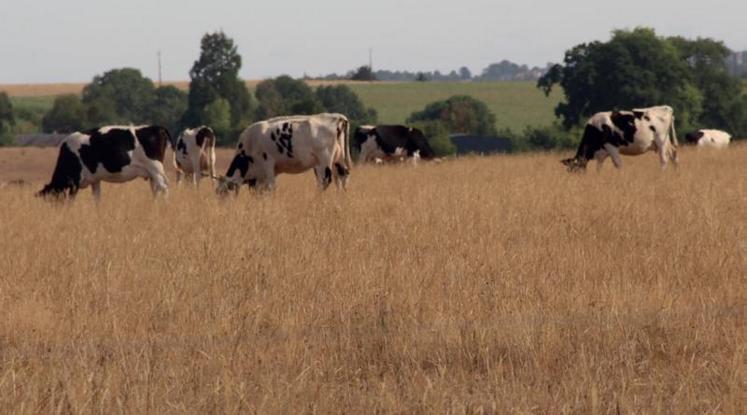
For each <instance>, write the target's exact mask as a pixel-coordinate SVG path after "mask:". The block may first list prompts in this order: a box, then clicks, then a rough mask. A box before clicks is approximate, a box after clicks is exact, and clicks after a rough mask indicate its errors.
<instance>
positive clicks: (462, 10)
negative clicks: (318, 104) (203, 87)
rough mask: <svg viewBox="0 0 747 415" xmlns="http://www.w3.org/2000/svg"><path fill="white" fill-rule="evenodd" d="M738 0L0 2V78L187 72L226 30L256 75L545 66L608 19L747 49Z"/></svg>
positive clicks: (605, 27)
mask: <svg viewBox="0 0 747 415" xmlns="http://www.w3.org/2000/svg"><path fill="white" fill-rule="evenodd" d="M746 16H747V1H743V0H708V1H697V2H696V1H692V2H691V1H673V0H659V1H651V0H626V1H622V2H621V1H609V0H595V1H586V0H564V1H553V0H545V1H538V0H514V1H502V0H448V1H445V0H417V1H416V0H370V1H357V0H313V1H303V0H296V1H290V0H266V1H256V0H246V1H240V0H199V1H197V0H184V1H176V0H120V1H109V0H0V83H24V82H76V81H88V80H90V79H91V78H92V77H93V76H94V75H96V74H99V73H102V72H103V71H106V70H108V69H111V68H117V67H124V66H129V67H135V68H139V69H140V70H142V71H143V73H144V74H145V75H146V76H148V77H151V78H152V79H154V80H155V79H156V78H157V65H156V52H157V51H158V50H159V49H160V50H162V51H163V66H164V68H163V78H164V80H185V79H188V72H189V68H190V67H191V65H192V63H193V61H194V60H195V59H196V58H197V56H198V53H199V41H200V37H201V36H202V35H203V34H204V33H205V32H207V31H215V30H218V29H223V30H224V31H225V32H226V33H227V34H228V35H229V36H231V37H233V38H234V40H235V41H236V42H237V44H238V45H239V51H240V53H241V54H242V56H243V58H244V67H243V68H242V71H241V76H242V77H244V78H246V79H260V78H266V77H270V76H275V75H279V74H283V73H287V74H291V75H294V76H299V75H302V74H303V73H307V74H309V75H319V74H326V73H330V72H337V73H344V72H346V71H347V70H349V69H351V68H354V67H356V66H359V65H362V64H366V63H367V62H368V48H369V47H372V48H373V49H374V67H375V68H377V69H407V70H411V71H416V70H433V69H439V70H441V71H442V72H444V71H449V70H451V69H457V68H458V67H459V66H462V65H466V66H468V67H469V68H470V69H471V70H472V71H473V72H475V73H478V72H479V71H480V70H481V69H482V68H484V67H485V66H486V65H487V64H489V63H491V62H497V61H500V60H501V59H504V58H505V59H509V60H512V61H515V62H517V63H527V64H530V65H544V64H545V63H547V62H548V61H554V62H555V61H560V60H561V59H562V57H563V52H564V51H565V50H566V49H568V48H569V47H571V46H574V45H576V44H578V43H582V42H587V41H591V40H597V39H602V40H603V39H608V38H609V34H610V31H611V30H612V29H614V28H633V27H636V26H650V27H654V28H656V30H657V32H658V33H659V34H663V35H684V36H688V37H697V36H705V37H713V38H716V39H721V40H723V41H725V42H726V45H727V46H729V47H730V48H732V49H735V50H742V49H747V27H746V26H745V17H746Z"/></svg>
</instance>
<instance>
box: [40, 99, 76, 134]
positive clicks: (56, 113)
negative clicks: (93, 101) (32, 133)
mask: <svg viewBox="0 0 747 415" xmlns="http://www.w3.org/2000/svg"><path fill="white" fill-rule="evenodd" d="M86 127H87V121H86V110H85V107H84V106H83V102H82V101H81V99H80V97H79V96H77V95H60V96H58V97H56V98H55V99H54V104H53V105H52V109H50V110H49V112H47V114H46V115H45V116H44V118H42V129H43V130H44V132H47V133H52V132H58V133H72V132H75V131H81V130H83V129H84V128H86Z"/></svg>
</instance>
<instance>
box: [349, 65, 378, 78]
mask: <svg viewBox="0 0 747 415" xmlns="http://www.w3.org/2000/svg"><path fill="white" fill-rule="evenodd" d="M350 79H352V80H353V81H375V80H376V75H374V73H373V71H372V70H371V67H370V66H368V65H364V66H361V67H360V68H358V69H357V70H356V71H355V72H354V73H353V75H352V76H351V77H350Z"/></svg>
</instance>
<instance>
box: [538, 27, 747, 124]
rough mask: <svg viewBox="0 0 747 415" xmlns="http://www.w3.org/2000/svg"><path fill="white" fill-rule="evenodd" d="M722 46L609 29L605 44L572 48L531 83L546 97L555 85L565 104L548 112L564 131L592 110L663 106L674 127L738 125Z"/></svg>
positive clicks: (738, 97) (736, 90)
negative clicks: (671, 110)
mask: <svg viewBox="0 0 747 415" xmlns="http://www.w3.org/2000/svg"><path fill="white" fill-rule="evenodd" d="M727 56H728V49H726V48H725V47H724V46H723V44H721V43H719V42H715V41H712V40H709V39H698V40H696V41H689V40H686V39H682V38H664V37H660V36H657V35H656V33H655V32H654V30H652V29H647V28H638V29H635V30H632V31H627V30H618V31H614V32H613V35H612V38H611V39H610V40H609V41H607V42H598V41H597V42H591V43H584V44H581V45H578V46H576V47H574V48H572V49H571V50H569V51H567V52H566V54H565V59H564V62H563V64H560V65H555V66H553V67H552V68H551V69H550V71H549V72H548V73H547V74H546V75H545V76H543V77H542V78H541V79H540V80H539V81H538V84H537V86H538V87H539V88H541V89H543V90H544V91H545V93H547V94H549V93H550V91H551V90H552V88H553V87H554V86H555V85H560V86H561V87H562V88H563V91H564V93H565V100H564V102H561V103H560V104H558V106H557V107H556V108H555V114H556V115H557V116H558V117H559V118H561V119H562V122H563V126H564V127H565V128H572V127H573V126H576V125H578V124H579V123H581V122H582V121H584V119H585V118H586V117H589V116H591V115H592V114H594V113H595V112H598V111H607V110H613V109H628V108H635V107H647V106H652V105H660V104H667V105H671V106H672V107H674V109H675V114H676V120H677V124H678V125H677V126H678V128H680V129H684V130H689V129H692V128H696V127H711V128H724V129H727V130H729V131H730V132H732V133H740V132H741V130H742V129H743V128H744V124H745V123H744V121H743V120H744V117H745V115H744V113H745V99H744V96H743V94H742V92H741V90H740V87H739V83H738V82H737V81H736V80H735V79H734V78H732V77H731V76H730V75H729V74H728V72H727V71H726V66H725V63H724V60H725V58H726V57H727Z"/></svg>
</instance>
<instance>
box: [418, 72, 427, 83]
mask: <svg viewBox="0 0 747 415" xmlns="http://www.w3.org/2000/svg"><path fill="white" fill-rule="evenodd" d="M415 81H417V82H428V76H427V75H426V74H424V73H423V72H418V74H417V75H416V76H415Z"/></svg>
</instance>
